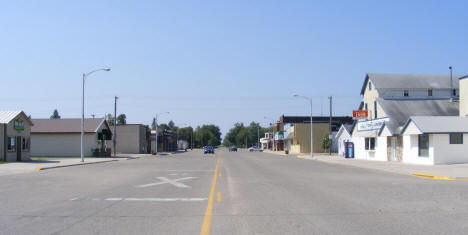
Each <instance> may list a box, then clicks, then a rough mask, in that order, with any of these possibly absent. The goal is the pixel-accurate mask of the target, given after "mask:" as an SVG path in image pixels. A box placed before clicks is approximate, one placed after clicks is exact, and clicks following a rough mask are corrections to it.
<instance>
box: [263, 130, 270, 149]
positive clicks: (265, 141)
mask: <svg viewBox="0 0 468 235" xmlns="http://www.w3.org/2000/svg"><path fill="white" fill-rule="evenodd" d="M272 138H273V135H272V133H271V132H266V133H265V137H263V138H260V144H261V148H262V149H269V148H271V145H270V144H269V143H270V142H271V139H272Z"/></svg>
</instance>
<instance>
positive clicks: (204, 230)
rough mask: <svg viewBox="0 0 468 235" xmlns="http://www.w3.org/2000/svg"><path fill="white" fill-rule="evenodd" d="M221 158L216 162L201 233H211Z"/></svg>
mask: <svg viewBox="0 0 468 235" xmlns="http://www.w3.org/2000/svg"><path fill="white" fill-rule="evenodd" d="M220 160H221V156H219V157H218V161H217V162H216V169H215V172H214V176H213V182H212V183H211V190H210V196H209V197H208V205H207V206H206V210H205V217H204V219H203V224H202V228H201V231H200V235H209V234H210V228H211V216H212V213H213V201H214V196H215V189H216V180H217V177H218V167H219V162H220Z"/></svg>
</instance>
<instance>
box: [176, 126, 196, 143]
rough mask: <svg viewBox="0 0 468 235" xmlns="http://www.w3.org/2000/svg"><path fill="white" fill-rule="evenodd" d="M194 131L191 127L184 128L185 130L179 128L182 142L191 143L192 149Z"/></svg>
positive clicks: (178, 131) (179, 136)
mask: <svg viewBox="0 0 468 235" xmlns="http://www.w3.org/2000/svg"><path fill="white" fill-rule="evenodd" d="M192 131H193V128H192V127H191V126H189V127H184V128H179V129H178V130H177V133H178V138H179V139H180V140H186V141H187V142H188V143H189V146H190V147H191V144H192Z"/></svg>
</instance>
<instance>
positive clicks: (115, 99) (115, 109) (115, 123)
mask: <svg viewBox="0 0 468 235" xmlns="http://www.w3.org/2000/svg"><path fill="white" fill-rule="evenodd" d="M118 98H119V97H117V96H115V97H114V157H115V156H117V126H116V125H117V99H118Z"/></svg>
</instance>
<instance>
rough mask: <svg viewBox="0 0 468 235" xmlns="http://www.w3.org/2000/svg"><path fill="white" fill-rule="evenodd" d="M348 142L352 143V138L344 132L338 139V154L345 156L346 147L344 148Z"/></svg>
mask: <svg viewBox="0 0 468 235" xmlns="http://www.w3.org/2000/svg"><path fill="white" fill-rule="evenodd" d="M346 141H351V137H350V136H349V134H348V132H347V131H343V132H342V133H341V135H340V138H338V141H337V142H338V143H337V145H338V154H340V155H341V156H344V151H345V146H344V142H346Z"/></svg>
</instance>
